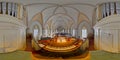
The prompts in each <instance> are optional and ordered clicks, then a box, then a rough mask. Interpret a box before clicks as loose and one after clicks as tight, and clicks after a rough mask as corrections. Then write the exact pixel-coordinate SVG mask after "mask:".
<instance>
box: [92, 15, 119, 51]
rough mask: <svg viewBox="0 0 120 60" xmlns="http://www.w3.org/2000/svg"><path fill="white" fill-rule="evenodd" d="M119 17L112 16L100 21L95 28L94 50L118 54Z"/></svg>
mask: <svg viewBox="0 0 120 60" xmlns="http://www.w3.org/2000/svg"><path fill="white" fill-rule="evenodd" d="M119 19H120V15H112V16H109V17H106V18H103V19H102V20H100V21H99V22H98V23H97V24H96V25H95V26H94V30H95V41H94V43H95V48H96V49H98V50H105V51H110V52H117V53H118V52H120V37H119V35H120V34H119V32H120V20H119Z"/></svg>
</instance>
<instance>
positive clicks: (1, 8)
mask: <svg viewBox="0 0 120 60" xmlns="http://www.w3.org/2000/svg"><path fill="white" fill-rule="evenodd" d="M0 14H4V15H10V16H13V17H16V18H19V19H21V18H22V16H23V6H22V5H21V4H19V3H12V2H0Z"/></svg>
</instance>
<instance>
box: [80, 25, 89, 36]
mask: <svg viewBox="0 0 120 60" xmlns="http://www.w3.org/2000/svg"><path fill="white" fill-rule="evenodd" d="M87 31H88V30H87V28H86V27H85V26H83V27H82V32H81V33H82V36H81V37H82V38H87V34H88V33H87Z"/></svg>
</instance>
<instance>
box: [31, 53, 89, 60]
mask: <svg viewBox="0 0 120 60" xmlns="http://www.w3.org/2000/svg"><path fill="white" fill-rule="evenodd" d="M32 58H33V60H56V59H57V60H90V53H89V52H86V53H84V54H83V55H80V56H75V57H69V58H62V57H57V58H55V57H45V56H42V55H40V54H36V53H33V56H32Z"/></svg>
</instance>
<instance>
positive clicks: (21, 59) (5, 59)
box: [0, 51, 32, 60]
mask: <svg viewBox="0 0 120 60" xmlns="http://www.w3.org/2000/svg"><path fill="white" fill-rule="evenodd" d="M31 54H32V53H31V52H27V51H14V52H9V53H0V60H32V58H31Z"/></svg>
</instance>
